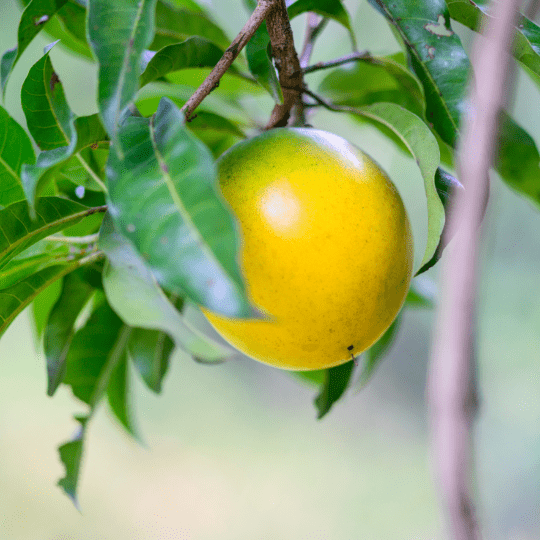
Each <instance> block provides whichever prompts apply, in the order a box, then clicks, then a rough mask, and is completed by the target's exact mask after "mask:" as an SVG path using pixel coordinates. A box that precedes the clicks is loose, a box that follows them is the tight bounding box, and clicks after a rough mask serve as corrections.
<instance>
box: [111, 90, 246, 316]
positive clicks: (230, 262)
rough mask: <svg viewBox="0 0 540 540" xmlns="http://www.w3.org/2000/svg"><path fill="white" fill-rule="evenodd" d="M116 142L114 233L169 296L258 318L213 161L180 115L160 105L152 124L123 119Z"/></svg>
mask: <svg viewBox="0 0 540 540" xmlns="http://www.w3.org/2000/svg"><path fill="white" fill-rule="evenodd" d="M120 137H121V138H122V141H123V142H122V144H123V145H124V146H125V148H126V149H128V150H127V153H126V159H125V160H124V161H120V160H119V158H118V157H117V155H116V154H115V153H114V152H111V153H110V156H109V162H108V165H107V177H108V183H109V195H108V199H109V201H110V203H109V211H110V213H111V216H112V218H113V220H114V222H115V226H117V227H118V230H119V231H120V233H121V234H123V235H124V236H126V237H127V238H128V239H129V240H131V241H132V242H133V244H134V245H135V247H136V248H137V251H138V252H139V253H140V254H142V255H143V257H144V258H145V259H146V261H147V263H148V266H149V268H150V270H151V271H152V273H153V275H154V276H155V277H156V279H157V281H158V282H159V283H160V284H161V285H162V286H163V287H165V288H166V289H167V290H169V291H170V292H171V293H174V294H177V295H179V296H184V295H186V296H188V298H190V299H191V300H192V301H194V302H196V303H198V304H200V305H203V306H207V307H208V308H209V309H211V310H213V311H216V312H218V313H223V314H224V315H228V316H232V317H234V316H237V317H250V316H256V315H257V312H256V310H255V308H253V307H252V306H251V305H250V303H249V300H248V298H247V296H246V291H245V285H244V280H243V277H242V274H241V272H240V269H239V267H238V262H237V259H236V253H237V251H238V249H239V237H238V232H237V225H236V223H235V222H234V220H233V218H232V216H231V214H230V213H229V211H228V210H227V208H226V206H225V204H224V203H223V202H222V200H221V199H220V197H219V195H218V193H217V182H216V169H215V165H214V163H213V159H212V157H211V155H210V153H209V152H208V150H207V149H206V148H205V147H204V146H203V145H202V143H201V142H200V141H198V140H197V139H196V138H195V137H194V136H193V135H191V134H190V133H189V132H188V131H187V130H186V128H185V126H184V118H183V114H182V113H181V112H180V110H179V109H178V108H177V107H176V106H175V105H174V104H173V103H172V102H171V101H170V100H168V99H166V98H163V99H162V101H161V102H160V105H159V107H158V110H157V112H156V114H155V115H154V116H153V117H152V118H150V120H148V119H146V118H135V117H132V118H128V119H127V120H126V122H125V123H124V125H123V126H122V129H121V131H120ZM156 216H160V218H159V220H158V221H156Z"/></svg>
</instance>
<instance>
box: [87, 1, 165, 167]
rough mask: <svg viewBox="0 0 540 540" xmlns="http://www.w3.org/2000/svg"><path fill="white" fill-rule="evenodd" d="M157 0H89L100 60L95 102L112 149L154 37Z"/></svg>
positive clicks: (90, 28) (121, 150)
mask: <svg viewBox="0 0 540 540" xmlns="http://www.w3.org/2000/svg"><path fill="white" fill-rule="evenodd" d="M155 7H156V0H140V1H139V2H133V1H132V0H89V2H88V37H89V40H90V45H91V47H92V50H93V51H94V55H95V56H96V58H97V60H98V62H99V74H98V77H99V85H98V104H99V112H100V115H101V119H102V121H103V125H104V126H105V128H106V130H107V133H108V134H109V137H110V139H111V141H113V143H114V148H115V152H116V153H118V155H119V156H120V158H123V154H124V148H123V147H122V144H121V143H120V141H119V139H118V137H117V132H118V127H119V123H120V119H121V117H122V114H123V111H124V109H125V108H126V107H127V106H128V105H130V104H131V103H132V102H133V100H134V98H135V94H136V93H137V90H138V87H139V76H140V60H141V56H142V53H143V51H144V50H145V49H147V48H148V45H150V43H151V41H152V38H153V36H154V13H155Z"/></svg>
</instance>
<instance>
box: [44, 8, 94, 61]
mask: <svg viewBox="0 0 540 540" xmlns="http://www.w3.org/2000/svg"><path fill="white" fill-rule="evenodd" d="M47 33H48V34H50V35H51V36H52V37H53V38H54V39H59V40H60V46H61V47H64V48H66V49H68V50H69V51H71V52H74V53H76V54H80V55H81V56H84V57H86V58H89V59H91V60H93V56H92V52H91V50H90V47H89V45H88V42H87V41H86V9H85V8H84V7H83V6H81V5H79V4H78V3H77V2H73V1H68V2H66V3H65V4H64V6H63V7H62V8H61V9H60V10H59V11H58V12H57V14H56V15H55V16H54V17H53V18H52V20H51V21H50V22H49V25H48V26H47Z"/></svg>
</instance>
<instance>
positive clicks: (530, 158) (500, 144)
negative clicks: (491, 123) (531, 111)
mask: <svg viewBox="0 0 540 540" xmlns="http://www.w3.org/2000/svg"><path fill="white" fill-rule="evenodd" d="M494 166H495V170H496V171H497V172H498V173H499V174H500V175H501V177H502V179H503V180H504V181H505V182H506V183H507V184H508V185H509V186H510V187H511V188H512V189H513V190H515V191H517V192H518V193H520V194H522V195H525V196H526V197H529V198H530V199H531V200H532V201H533V202H534V203H535V204H536V205H537V206H538V205H540V154H539V153H538V148H537V147H536V144H535V142H534V140H533V138H532V137H531V136H530V135H529V134H528V133H527V132H526V131H525V130H524V129H523V128H522V127H521V126H519V125H518V124H517V123H516V122H515V121H514V120H513V119H512V118H511V117H510V116H508V114H506V113H502V114H501V115H500V121H499V132H498V134H497V152H495V163H494Z"/></svg>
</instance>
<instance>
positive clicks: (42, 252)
mask: <svg viewBox="0 0 540 540" xmlns="http://www.w3.org/2000/svg"><path fill="white" fill-rule="evenodd" d="M32 247H37V248H38V249H36V250H33V249H29V250H25V251H24V252H23V253H21V254H20V255H18V256H17V257H14V258H13V259H11V260H10V261H9V262H8V263H7V264H6V266H4V268H2V269H1V270H0V289H7V288H8V287H11V285H14V284H15V283H17V282H18V281H21V279H24V278H26V277H28V276H29V275H31V274H35V273H36V272H38V271H39V270H43V269H44V268H47V267H48V266H52V265H53V264H61V263H67V262H68V256H69V248H68V246H67V245H65V244H64V245H61V246H56V245H54V242H46V241H45V240H43V241H42V242H38V243H37V244H35V245H34V246H32Z"/></svg>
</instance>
